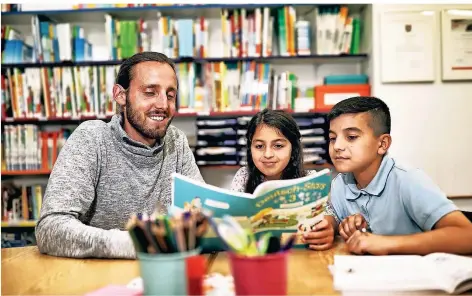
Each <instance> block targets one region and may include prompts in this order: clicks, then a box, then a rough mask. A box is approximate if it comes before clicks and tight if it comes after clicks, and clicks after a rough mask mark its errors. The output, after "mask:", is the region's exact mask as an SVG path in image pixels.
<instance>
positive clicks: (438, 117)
mask: <svg viewBox="0 0 472 296" xmlns="http://www.w3.org/2000/svg"><path fill="white" fill-rule="evenodd" d="M453 8H455V9H457V8H467V9H472V5H387V4H375V5H373V24H374V25H373V26H372V31H373V39H372V41H373V43H372V45H373V48H372V61H373V75H372V87H373V95H375V96H377V97H379V98H381V99H382V100H384V101H385V102H386V103H387V104H388V105H389V107H390V110H391V114H392V138H393V144H392V147H391V150H390V152H391V154H392V155H393V156H394V157H395V158H397V159H398V160H399V161H401V162H406V163H408V164H410V165H413V166H416V167H419V168H421V169H423V170H424V171H425V172H426V173H427V174H428V175H429V176H430V177H431V178H432V179H433V180H434V181H435V182H436V183H437V184H438V185H439V186H440V187H441V189H442V190H443V191H444V192H446V194H447V195H448V196H472V170H471V169H472V154H471V152H472V148H471V147H472V130H471V127H472V116H471V112H472V82H470V81H468V82H442V81H441V56H440V53H441V48H440V47H441V44H440V42H439V40H440V38H438V42H437V44H436V45H435V47H436V48H435V49H436V56H435V60H436V63H437V64H436V79H435V82H434V83H416V84H406V83H405V84H382V83H381V81H380V60H379V57H380V44H381V42H382V39H381V36H380V30H379V22H380V15H381V13H382V12H383V11H386V10H394V9H397V10H401V9H408V10H410V9H415V10H416V9H418V10H435V11H437V12H438V13H439V12H440V10H442V9H453ZM439 16H440V14H439ZM435 29H436V32H437V33H438V37H440V17H439V18H438V22H437V26H436V28H435ZM458 203H460V204H461V206H464V205H465V206H468V207H469V209H470V208H472V199H470V200H460V202H458Z"/></svg>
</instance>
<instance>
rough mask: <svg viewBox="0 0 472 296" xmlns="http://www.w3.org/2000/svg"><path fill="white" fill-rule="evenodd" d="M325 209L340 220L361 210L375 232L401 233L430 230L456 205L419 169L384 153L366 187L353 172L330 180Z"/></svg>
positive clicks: (384, 233) (382, 233)
mask: <svg viewBox="0 0 472 296" xmlns="http://www.w3.org/2000/svg"><path fill="white" fill-rule="evenodd" d="M330 194H331V196H330V200H329V202H328V208H327V210H326V214H327V215H332V216H334V217H335V218H336V220H337V221H338V223H339V222H340V221H342V220H343V219H344V218H346V217H348V216H350V215H354V214H357V213H361V214H362V215H363V216H364V217H365V219H366V220H367V223H368V224H369V227H370V229H371V231H372V233H375V234H381V235H402V234H412V233H418V232H423V231H428V230H431V229H432V228H433V226H434V225H435V224H436V222H438V221H439V219H441V218H442V217H443V216H444V215H446V214H448V213H450V212H452V211H455V210H457V207H456V206H455V205H454V203H453V202H452V201H450V200H449V199H448V198H447V197H446V195H445V194H444V193H443V192H442V191H441V190H440V189H439V187H438V186H437V185H436V184H434V183H433V181H432V180H431V179H430V178H429V177H428V176H427V175H426V174H425V173H424V172H422V171H421V170H419V169H407V168H405V167H402V166H400V165H398V164H397V163H396V162H395V160H394V159H393V158H391V157H389V156H388V155H385V156H384V158H383V160H382V163H381V165H380V168H379V170H378V172H377V174H376V175H375V177H374V179H373V180H372V181H371V182H370V183H369V185H368V186H367V187H366V188H364V189H359V188H357V186H356V181H355V179H354V176H353V174H352V173H342V174H338V175H337V176H336V177H335V178H334V179H333V181H332V183H331V193H330Z"/></svg>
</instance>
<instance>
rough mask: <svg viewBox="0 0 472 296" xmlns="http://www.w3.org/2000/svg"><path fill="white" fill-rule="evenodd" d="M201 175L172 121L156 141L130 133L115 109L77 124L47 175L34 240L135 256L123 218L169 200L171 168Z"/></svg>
mask: <svg viewBox="0 0 472 296" xmlns="http://www.w3.org/2000/svg"><path fill="white" fill-rule="evenodd" d="M173 172H177V173H181V174H183V175H185V176H188V177H190V178H193V179H196V180H198V181H201V182H203V178H202V176H201V174H200V171H199V169H198V167H197V165H196V163H195V159H194V156H193V154H192V151H191V150H190V147H189V146H188V141H187V137H186V136H185V134H184V133H183V132H182V131H180V130H179V129H177V128H176V127H173V126H170V127H169V128H168V130H167V134H166V136H165V137H164V139H163V141H161V143H156V145H155V146H154V147H149V146H147V145H144V144H141V143H138V142H136V141H133V140H132V139H130V138H129V137H128V136H127V134H126V133H125V131H124V130H123V128H122V127H121V117H120V116H119V115H115V116H114V117H113V118H112V120H111V121H110V122H109V123H105V122H103V121H101V120H91V121H87V122H84V123H82V124H80V125H79V126H78V127H77V129H76V130H75V131H74V132H73V133H72V135H71V136H70V137H69V139H68V140H67V142H66V144H65V145H64V147H63V149H62V150H61V152H60V154H59V156H58V158H57V161H56V163H55V165H54V169H53V171H52V173H51V176H50V178H49V182H48V185H47V189H46V193H45V196H44V200H43V204H42V208H41V216H40V218H39V221H38V224H37V226H36V240H37V244H38V248H39V250H40V252H41V253H46V254H50V255H54V256H64V257H77V258H86V257H102V258H135V257H136V253H135V250H134V247H133V244H132V241H131V238H130V236H129V234H128V232H127V231H126V230H125V225H126V222H127V221H128V219H129V217H130V215H131V214H133V213H148V214H151V213H152V212H153V211H154V210H155V208H156V204H157V203H159V204H160V205H162V208H164V209H167V206H169V205H170V203H171V181H172V179H171V174H172V173H173Z"/></svg>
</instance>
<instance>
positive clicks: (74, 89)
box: [1, 66, 118, 118]
mask: <svg viewBox="0 0 472 296" xmlns="http://www.w3.org/2000/svg"><path fill="white" fill-rule="evenodd" d="M117 71H118V66H96V67H61V68H26V69H18V68H13V69H7V70H6V71H5V73H4V74H3V73H2V76H1V85H2V116H3V118H7V117H12V118H57V117H64V118H68V117H73V118H76V117H79V116H111V115H113V114H115V113H116V104H115V102H114V100H113V98H112V93H113V91H112V90H113V85H114V83H115V77H116V75H117Z"/></svg>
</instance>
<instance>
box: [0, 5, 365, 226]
mask: <svg viewBox="0 0 472 296" xmlns="http://www.w3.org/2000/svg"><path fill="white" fill-rule="evenodd" d="M334 6H336V5H313V4H296V5H281V4H260V5H257V4H240V5H234V4H230V5H224V4H202V5H170V6H140V7H95V8H87V9H80V10H78V9H71V8H69V9H67V8H64V9H58V10H55V9H49V8H48V10H41V11H39V10H30V11H17V12H2V29H3V27H4V26H10V27H11V29H13V30H15V31H18V32H20V33H21V35H22V36H23V37H24V38H23V40H24V43H25V44H28V45H34V44H35V34H34V30H33V29H34V27H33V26H32V19H34V18H35V17H36V16H44V17H46V18H45V19H47V18H48V19H49V20H50V21H51V22H50V26H54V27H55V28H57V25H58V24H69V25H70V26H71V27H73V28H77V30H79V31H78V32H80V34H81V35H80V36H81V38H82V37H83V38H82V39H84V40H85V42H88V43H90V45H87V46H88V47H87V46H84V50H83V51H84V52H85V50H86V49H90V50H91V54H86V53H83V54H82V55H81V56H79V55H78V54H77V50H76V49H73V50H70V52H69V50H68V51H67V54H65V55H63V54H62V53H61V52H62V51H63V50H61V48H64V47H63V46H62V44H63V43H60V44H61V46H59V52H60V55H59V56H57V55H55V54H52V55H51V56H50V57H49V58H48V59H45V58H43V59H41V60H38V59H33V58H31V59H30V58H29V57H27V58H24V59H23V60H18V59H17V57H16V56H15V58H14V59H11V60H9V61H8V62H7V63H5V62H2V66H1V71H2V89H4V87H3V78H4V77H8V75H10V80H12V79H17V78H18V77H21V78H24V77H26V78H27V75H26V73H30V74H31V73H32V74H31V75H33V76H31V77H36V78H37V80H36V81H41V83H44V81H48V82H50V83H51V84H50V85H49V86H51V85H56V84H55V83H56V80H55V76H54V75H55V74H54V73H56V72H55V71H57V73H58V74H57V75H59V76H58V77H61V78H63V77H64V76H62V75H64V73H66V71H69V70H66V69H71V70H70V71H71V74H70V75H71V77H76V76H77V75H78V73H79V72H77V73H74V72H73V69H77V71H82V70H85V69H86V70H87V71H89V70H90V71H97V72H96V73H99V74H95V73H94V74H92V75H91V76H90V77H95V76H97V77H99V79H98V80H99V81H106V82H107V83H108V84H107V85H106V86H104V88H103V89H100V90H99V94H102V93H105V97H104V98H103V101H99V102H100V103H99V104H95V103H94V102H93V101H87V99H84V97H87V96H86V95H84V93H80V94H79V95H77V96H76V100H77V101H76V103H77V105H81V104H82V103H84V101H82V100H86V101H85V103H87V104H89V105H91V106H95V107H92V109H91V110H88V109H87V110H85V109H81V110H79V111H77V112H75V114H74V112H72V110H70V109H67V108H66V107H64V106H62V107H61V108H62V109H61V110H60V112H57V110H58V109H57V106H59V105H58V104H56V103H58V102H62V103H63V102H64V101H61V100H62V99H57V98H59V97H60V95H57V96H56V97H55V98H56V101H49V102H48V103H53V102H54V104H55V106H56V107H55V108H56V109H55V110H56V111H54V112H52V111H51V110H54V108H53V109H50V110H49V111H48V112H45V109H42V111H41V112H40V114H34V112H32V110H30V109H25V110H20V109H18V110H17V112H16V113H15V112H13V110H9V111H7V110H5V108H4V106H2V120H1V123H2V136H3V137H2V139H5V138H8V137H4V133H5V130H7V129H8V130H9V129H11V128H16V129H21V128H22V126H35V127H37V128H38V132H45V133H46V136H45V137H46V138H47V139H49V140H50V139H51V138H50V137H53V139H56V138H54V137H57V139H59V140H57V147H56V146H54V147H56V148H54V149H56V150H55V151H54V152H53V153H46V152H45V151H46V150H47V149H46V148H44V147H40V148H39V149H40V151H42V152H40V153H41V154H42V156H46V155H48V157H50V158H48V159H47V161H46V162H45V161H42V162H41V163H40V164H39V163H38V164H37V165H38V166H39V168H36V169H28V170H17V169H15V170H6V168H5V166H4V163H2V177H4V179H5V180H6V181H8V182H13V183H14V184H15V185H16V184H18V185H19V186H20V185H21V184H23V183H22V182H26V184H27V185H26V186H36V185H37V184H36V183H35V182H36V180H38V181H37V182H38V183H41V186H43V185H45V184H46V183H47V178H48V176H49V174H50V172H51V169H52V165H53V163H54V160H55V157H56V153H58V151H60V146H61V145H62V144H63V142H64V141H65V140H66V139H67V136H65V135H64V130H67V133H70V132H72V131H73V129H74V128H75V127H76V126H78V125H79V124H80V123H82V122H84V121H86V120H92V119H100V120H104V121H108V120H110V118H111V116H112V115H113V114H114V113H115V112H116V109H115V107H114V106H113V102H112V98H111V96H110V94H111V92H110V85H112V82H113V81H112V80H110V79H108V78H106V79H102V78H105V76H106V75H105V76H103V77H102V76H100V75H101V74H100V72H99V71H101V69H105V70H104V71H106V70H107V69H109V70H110V74H109V75H110V77H112V78H114V75H115V74H116V70H117V68H118V66H119V65H120V64H121V62H122V61H123V60H124V59H125V58H126V55H125V56H119V55H118V54H116V53H115V54H113V53H112V52H113V50H114V49H116V48H114V47H112V48H111V47H110V43H109V42H107V40H108V39H109V38H110V36H109V35H110V34H109V33H107V21H109V20H110V19H111V20H112V21H113V22H116V23H120V24H121V25H122V26H123V24H127V25H129V24H128V23H126V22H136V23H138V22H142V23H146V26H147V31H145V34H147V35H146V37H145V38H144V37H143V38H142V39H141V40H138V44H133V48H134V49H135V50H136V51H137V50H141V49H144V48H147V49H148V50H152V51H160V52H163V53H165V54H167V53H168V52H172V53H173V55H172V56H170V55H169V57H171V58H172V59H173V60H174V61H175V62H176V64H177V67H178V70H179V71H178V77H179V81H180V83H181V84H182V83H186V82H185V81H187V79H188V77H189V76H191V75H195V77H198V78H199V79H201V83H202V84H201V85H199V84H198V83H196V82H195V81H193V82H191V83H190V84H188V86H189V87H188V88H190V89H193V90H195V93H194V95H193V96H192V95H188V94H187V95H186V96H183V95H182V96H181V94H179V97H180V98H181V102H180V104H179V110H178V112H177V113H176V114H175V118H174V121H173V124H174V125H176V126H177V127H178V128H180V129H181V130H183V131H184V132H185V133H186V134H187V136H188V138H189V144H190V146H191V147H192V148H193V149H194V154H195V155H196V156H197V154H198V149H201V148H202V145H200V144H199V143H198V131H199V130H202V129H204V127H202V126H198V125H197V122H199V121H206V120H240V119H241V118H250V117H251V116H253V115H254V114H256V113H257V108H256V109H254V106H255V105H256V104H254V101H253V103H252V107H250V108H249V109H250V110H248V106H247V105H248V104H247V102H246V104H245V106H242V105H243V103H242V100H241V97H242V95H241V94H240V93H241V90H243V89H249V90H251V87H253V88H254V89H255V90H254V91H253V92H249V96H253V97H252V98H251V100H258V103H257V105H258V106H261V108H262V107H264V106H266V107H269V108H276V109H285V110H287V111H288V112H290V113H292V115H293V116H294V118H295V119H296V120H300V122H301V123H304V124H306V122H310V121H312V120H316V119H320V118H323V117H324V116H325V115H326V114H325V113H323V112H320V111H318V110H317V109H316V108H315V106H314V103H313V101H314V100H313V96H314V92H315V91H314V88H315V86H317V85H323V84H324V77H325V76H329V75H341V74H365V71H366V70H365V69H367V68H368V67H369V63H370V53H369V52H368V51H365V50H363V46H362V43H363V42H362V40H363V39H364V38H365V37H363V38H362V39H361V37H357V38H358V39H356V40H357V41H356V42H357V44H356V46H355V47H356V49H355V50H354V49H352V48H351V47H352V46H351V45H352V41H350V42H348V43H346V44H348V45H349V46H347V48H348V49H346V50H344V49H343V50H337V51H336V50H331V51H330V50H326V48H325V47H321V49H320V48H319V47H317V44H321V42H315V41H316V32H309V36H308V37H307V38H308V40H309V42H308V47H309V50H308V52H307V51H306V49H305V51H304V52H301V51H299V49H300V48H299V47H300V46H301V45H300V44H302V42H301V41H306V40H302V39H297V36H299V35H300V36H301V33H300V34H298V33H297V32H299V31H297V30H298V29H297V26H296V24H297V25H298V24H300V25H301V24H302V22H300V23H298V21H306V22H308V23H309V26H308V27H315V26H314V24H315V22H316V18H315V17H314V16H315V15H316V13H317V11H321V9H331V8H332V7H334ZM343 6H344V7H346V8H347V11H349V14H347V17H350V16H352V17H354V18H356V19H360V20H362V19H363V18H364V14H365V8H366V7H367V5H364V4H348V5H343ZM61 7H62V8H63V7H64V5H62V6H61ZM265 8H268V12H267V13H266V14H264V11H265ZM258 9H259V10H258ZM280 11H283V12H284V14H283V18H285V19H284V22H285V21H286V20H287V23H284V24H285V25H284V26H285V27H287V28H291V29H290V33H288V32H287V31H285V33H284V34H285V35H284V36H285V37H281V36H282V31H281V27H284V26H280V23H281V22H282V19H283V18H282V17H281V18H280V19H279V15H278V14H279V13H280ZM226 12H227V13H228V14H226V15H225V14H224V13H226ZM236 13H237V14H236ZM243 15H245V17H246V18H244V17H243ZM107 16H109V17H108V20H107ZM236 16H238V18H239V17H240V19H238V18H236ZM291 16H295V17H294V18H293V19H292V18H290V17H291ZM232 17H233V18H234V19H232ZM163 19H165V21H166V22H169V24H171V23H172V24H173V25H175V24H177V23H178V24H179V25H181V24H183V23H179V20H184V19H186V20H189V19H191V20H193V21H192V26H193V27H192V29H193V30H195V31H194V34H193V35H192V39H193V40H194V41H193V43H194V44H193V45H194V46H193V48H191V49H190V51H189V50H187V51H185V50H183V51H181V48H180V47H182V46H180V47H172V48H168V47H165V45H162V46H161V45H160V44H159V42H155V40H168V39H165V38H177V39H175V40H176V42H177V44H180V45H181V44H182V42H180V43H179V40H178V36H176V35H172V33H169V32H170V31H169V32H168V33H169V34H170V35H166V34H164V35H159V34H161V33H159V26H160V25H162V20H163ZM239 20H240V22H239V23H238V21H239ZM271 20H273V22H272V23H271ZM199 23H200V27H198V26H199V25H198V24H199ZM246 23H250V24H252V25H253V26H254V30H253V29H248V28H252V27H250V26H249V25H248V27H245V26H244V24H246ZM257 23H258V24H259V25H258V26H256V25H255V24H257ZM203 24H204V25H203ZM346 25H347V22H346ZM351 25H352V24H351ZM225 26H229V27H225ZM225 28H226V29H225ZM228 28H229V29H228ZM345 28H346V26H342V27H341V29H340V30H341V31H343V30H347V29H345ZM231 29H233V30H235V31H231V32H233V33H232V34H228V31H227V30H231ZM269 29H270V30H269ZM133 30H134V29H133ZM266 30H267V32H266ZM341 31H340V32H341ZM128 32H130V31H128ZM132 32H135V31H132ZM179 32H180V31H179ZM195 32H199V33H201V34H202V35H201V36H200V35H198V34H197V33H195ZM225 32H226V33H225ZM257 32H258V33H257ZM269 32H272V33H269ZM300 32H301V31H300ZM343 32H344V31H343ZM351 32H352V31H351ZM305 33H306V32H305ZM225 34H226V35H225ZM245 34H247V35H245ZM250 34H254V35H250ZM289 34H291V36H290V37H289V36H288V35H289ZM115 35H116V34H111V36H112V38H115V37H116V36H115ZM118 35H119V34H118ZM197 35H198V36H200V37H197ZM351 35H352V36H353V37H352V38H354V34H351ZM169 36H170V37H169ZM202 36H203V37H202ZM248 36H250V38H248ZM256 36H258V37H256ZM264 36H267V38H266V37H264ZM119 37H121V35H120V36H119ZM228 37H229V42H228V40H227V39H225V38H228ZM45 38H46V40H47V41H48V42H55V41H54V40H56V39H59V37H58V38H54V36H53V37H51V36H46V37H45ZM146 38H147V39H146ZM257 38H259V39H260V40H259V39H257ZM264 38H265V39H264ZM283 38H285V39H283ZM367 38H368V37H367ZM148 39H149V40H148ZM62 40H63V39H62ZM119 40H125V39H123V38H122V39H118V41H119ZM143 40H144V41H145V42H144V41H143ZM146 40H147V41H146ZM152 40H154V42H152ZM249 40H252V41H249ZM127 41H129V40H127ZM180 41H181V40H180ZM243 41H244V42H246V43H247V45H237V44H239V43H238V42H240V43H243ZM3 42H4V41H3V40H2V45H3ZM71 42H72V41H71ZM133 42H135V41H133ZM146 42H147V43H146ZM251 42H252V43H251ZM58 43H59V40H58ZM197 43H198V44H199V45H200V47H198V46H197ZM246 43H244V44H246ZM269 43H270V44H271V45H270V46H269V45H264V44H269ZM359 43H360V44H359ZM74 44H75V43H74ZM125 45H128V44H125V43H118V46H125ZM325 45H326V44H325ZM245 46H246V47H245ZM258 46H260V48H261V49H258ZM284 47H285V50H284V49H283V48H284ZM2 48H4V47H3V46H2ZM33 48H34V47H33ZM123 48H124V47H121V49H123ZM140 48H141V49H140ZM201 48H203V49H204V50H201ZM55 51H57V49H54V48H52V49H51V48H46V51H44V49H43V54H44V52H48V53H51V52H55ZM189 52H190V54H189ZM122 53H123V52H122ZM3 57H4V52H2V58H3ZM245 66H246V67H247V68H244V67H245ZM179 67H186V68H185V71H183V70H182V69H183V68H179ZM217 67H223V68H224V69H225V71H226V72H224V73H225V74H224V75H223V74H222V73H223V72H218V71H219V70H217ZM250 67H256V69H259V67H260V69H263V70H260V71H261V72H260V73H259V74H258V73H257V72H254V73H253V74H252V76H251V77H252V78H251V79H252V80H250V81H249V84H247V85H249V87H247V85H246V84H245V81H244V80H243V78H242V76H243V74H244V73H245V72H247V71H248V69H251V68H250ZM96 69H98V70H96ZM206 69H210V73H211V75H212V76H211V77H212V81H211V84H212V85H213V86H214V85H215V83H220V87H221V88H222V89H226V90H229V89H231V88H237V89H238V92H239V95H233V96H231V95H229V94H227V93H224V92H222V93H221V94H217V95H214V96H213V98H207V97H204V99H203V102H204V103H203V106H204V107H201V108H200V109H198V108H195V107H191V106H192V104H193V105H195V98H196V97H197V93H198V92H197V91H196V90H197V89H198V90H201V88H204V87H206V84H205V82H206V80H205V79H203V77H206V76H204V75H203V74H204V73H205V72H204V71H205V70H206ZM235 69H237V70H235ZM48 71H49V72H48ZM192 71H193V72H192ZM230 71H233V72H232V73H233V74H234V73H235V72H237V73H236V76H234V75H233V76H231V77H230V76H229V75H227V73H228V72H230ZM266 72H267V74H265V76H264V75H262V74H261V73H266ZM47 73H51V74H47ZM188 73H191V75H189V74H188ZM35 75H36V76H35ZM41 75H43V76H41ZM48 75H49V76H48ZM94 75H95V76H94ZM283 75H285V76H283ZM216 76H221V77H222V78H220V79H216V78H215V77H216ZM45 77H47V79H46V78H45ZM234 77H238V78H237V79H234ZM10 80H9V81H10ZM233 80H235V81H236V82H235V83H231V82H232V81H233ZM22 81H26V85H29V84H28V81H34V80H31V79H30V80H28V79H25V80H22ZM57 81H59V79H58V80H57ZM62 81H66V80H64V79H63V80H62ZM273 81H278V82H280V83H281V82H282V81H283V82H284V83H285V85H286V90H285V89H284V91H283V92H282V90H281V87H280V83H279V85H278V86H277V87H275V88H274V82H273ZM61 83H62V82H61ZM74 83H75V81H74ZM74 83H72V84H71V85H74ZM79 83H81V84H82V85H85V84H86V80H84V81H82V80H80V81H79ZM32 85H33V84H32ZM5 86H7V88H8V87H10V86H9V85H5ZM63 86H64V84H61V85H60V86H59V87H63ZM53 89H54V88H53ZM90 89H92V86H90ZM97 89H99V87H98V86H97ZM261 89H263V91H260V90H261ZM271 89H274V91H271ZM103 90H104V91H103ZM256 90H257V91H256ZM51 92H53V91H51V90H49V92H45V91H44V87H43V86H42V85H41V86H39V85H38V86H36V97H35V98H36V99H37V100H39V101H40V105H42V107H43V108H46V100H45V98H49V99H51ZM210 93H212V94H214V93H215V92H214V90H213V92H210ZM228 93H229V91H228ZM10 95H11V93H10ZM17 95H18V96H17V98H18V97H21V98H24V96H25V95H24V94H20V93H18V94H17ZM89 95H90V93H89ZM11 98H12V97H10V99H11ZM215 98H216V99H215ZM271 99H272V101H271ZM299 99H300V100H299ZM99 100H102V99H101V98H100V99H99ZM218 100H219V101H218ZM235 100H238V102H239V103H237V104H232V102H234V101H235ZM310 100H311V101H312V102H311V104H310ZM2 102H3V101H2ZM11 102H12V101H11ZM261 102H262V103H261ZM307 102H308V103H307ZM94 104H95V105H94ZM264 104H265V105H264ZM20 105H21V104H18V106H20ZM102 105H105V106H107V107H106V108H105V110H102V109H100V108H99V106H102ZM249 105H251V104H249ZM302 105H303V106H302ZM10 106H11V105H10ZM215 106H219V107H215ZM300 106H302V107H300ZM23 107H24V106H23ZM243 107H244V108H243ZM17 108H19V107H17ZM26 108H28V107H26ZM46 113H49V114H46ZM25 114H26V115H25ZM5 115H7V116H5ZM241 126H242V125H241ZM241 126H240V127H239V128H241ZM301 128H302V127H301ZM303 128H304V129H305V130H310V129H322V130H324V131H323V132H322V133H321V134H319V135H316V137H318V138H320V139H319V140H321V142H320V144H317V145H315V146H316V147H315V146H314V147H311V149H320V150H322V151H323V153H320V155H321V156H320V157H319V159H317V160H314V161H311V162H307V163H305V168H306V169H316V170H319V169H322V168H326V167H327V168H332V166H331V165H330V163H329V161H327V159H326V152H327V151H326V150H327V141H326V140H325V139H326V137H327V132H326V128H325V127H323V126H322V125H320V126H314V125H313V124H309V125H306V126H305V127H303ZM235 129H236V128H235ZM54 133H56V135H54ZM57 133H58V134H57ZM308 136H309V135H308ZM192 138H195V139H196V140H195V141H191V139H192ZM49 140H46V141H49ZM54 141H55V140H54ZM61 143H62V144H61ZM203 146H204V145H203ZM243 146H244V145H241V144H236V145H235V149H236V152H237V153H238V154H237V157H236V158H235V159H234V160H231V161H230V162H228V161H227V160H225V161H221V163H218V164H213V163H212V164H205V165H199V167H200V169H201V172H202V175H203V177H204V179H205V180H208V181H214V182H213V184H214V185H217V186H221V187H227V186H228V184H227V183H224V182H225V181H222V180H221V178H222V176H223V175H226V177H225V178H228V176H230V175H234V172H235V171H236V170H237V169H239V168H240V167H241V165H243V163H242V162H241V160H242V159H243V157H242V156H241V155H240V154H239V153H241V152H242V150H243ZM2 147H3V149H2V157H4V156H5V153H4V149H5V144H4V143H3V142H2ZM38 153H39V152H38ZM51 154H52V157H51ZM2 160H3V159H2ZM203 162H207V160H204V161H203ZM227 163H235V164H227ZM39 180H41V181H39ZM209 183H210V182H209ZM30 217H31V216H30ZM34 219H35V217H34V215H33V217H32V218H31V219H30V220H27V221H23V222H5V221H3V222H2V227H4V228H10V229H15V231H16V230H17V229H19V230H20V231H21V230H22V229H25V228H31V227H33V226H34V225H35V221H34ZM20 221H21V219H20Z"/></svg>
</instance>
